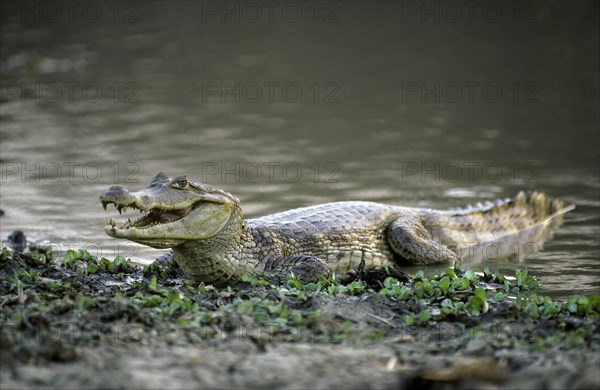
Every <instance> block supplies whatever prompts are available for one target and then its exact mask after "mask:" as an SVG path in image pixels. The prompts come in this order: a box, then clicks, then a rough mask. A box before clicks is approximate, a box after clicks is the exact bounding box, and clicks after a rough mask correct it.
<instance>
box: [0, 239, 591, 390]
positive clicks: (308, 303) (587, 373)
mask: <svg viewBox="0 0 600 390" xmlns="http://www.w3.org/2000/svg"><path fill="white" fill-rule="evenodd" d="M161 271H162V270H156V269H149V268H147V269H146V270H143V269H142V268H141V267H140V266H137V265H135V264H132V263H131V262H130V261H129V260H126V259H123V258H120V257H117V258H116V259H112V260H108V259H97V258H94V257H93V256H90V255H89V254H88V253H87V252H84V251H78V252H75V251H69V252H68V253H67V254H66V255H65V257H64V258H62V259H54V258H53V255H52V253H51V252H50V251H49V250H46V249H44V248H29V249H28V250H27V251H26V253H17V252H12V251H10V250H8V249H6V248H3V250H2V255H1V258H0V296H1V298H0V308H1V315H0V326H1V343H0V352H1V357H0V361H1V363H2V364H1V368H0V370H1V381H0V387H1V388H2V389H12V388H65V389H67V388H148V389H153V388H265V387H267V388H408V387H412V386H416V385H418V386H419V387H422V388H474V387H477V388H481V387H485V388H507V389H508V388H510V389H514V388H540V389H541V388H582V389H583V388H598V387H599V386H600V371H599V370H598V368H599V367H600V332H599V331H598V330H599V329H598V326H599V324H600V320H599V312H600V298H599V297H598V296H597V295H591V296H574V297H572V298H569V299H568V300H564V301H555V300H552V299H550V298H548V297H543V296H540V295H538V294H536V292H535V291H536V287H537V285H538V284H537V281H536V279H535V278H534V277H533V276H532V275H528V274H527V272H521V271H519V272H518V273H517V274H516V275H514V277H512V278H509V277H504V276H502V275H497V274H493V273H491V272H489V271H486V272H485V273H484V274H481V275H478V274H474V273H473V272H471V271H468V270H467V271H461V270H458V269H453V268H448V269H447V270H446V271H445V272H442V273H441V274H440V275H438V276H435V277H430V278H428V277H425V276H423V274H421V273H417V274H416V275H404V274H402V273H401V272H398V271H396V270H387V272H386V271H381V272H377V273H373V274H362V275H358V276H357V279H356V280H355V281H353V282H352V283H347V284H341V283H339V282H337V281H336V280H335V279H328V280H321V281H320V282H319V283H313V284H310V285H301V284H300V283H298V281H297V280H295V279H293V278H290V279H289V280H288V281H287V283H286V284H285V285H283V286H269V285H267V284H266V283H264V282H263V281H260V280H256V279H253V278H250V277H247V278H244V281H243V282H241V283H240V284H238V285H235V286H230V287H228V288H221V289H217V288H214V287H213V286H207V285H204V284H198V283H195V282H192V281H190V280H186V279H185V277H184V276H183V275H180V274H167V273H165V272H161ZM511 276H513V275H511Z"/></svg>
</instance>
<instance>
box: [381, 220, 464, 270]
mask: <svg viewBox="0 0 600 390" xmlns="http://www.w3.org/2000/svg"><path fill="white" fill-rule="evenodd" d="M388 242H389V244H390V246H391V247H392V249H393V250H394V252H396V253H397V254H399V255H400V256H402V257H403V258H405V259H406V260H407V261H408V262H410V263H413V264H439V263H452V262H455V261H457V260H458V256H457V255H456V253H454V252H453V251H452V250H451V249H450V248H448V247H447V246H446V245H443V244H440V243H439V242H436V241H433V240H432V239H431V235H430V234H429V231H427V229H426V228H425V226H423V224H422V223H421V220H420V219H419V217H418V216H416V215H407V216H404V217H400V218H398V219H396V220H395V221H394V222H392V224H391V225H390V227H389V228H388Z"/></svg>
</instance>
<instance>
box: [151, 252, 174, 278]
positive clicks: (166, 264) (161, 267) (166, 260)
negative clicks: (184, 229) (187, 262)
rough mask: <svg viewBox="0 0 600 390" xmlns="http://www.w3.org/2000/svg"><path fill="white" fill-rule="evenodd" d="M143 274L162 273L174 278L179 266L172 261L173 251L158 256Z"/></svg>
mask: <svg viewBox="0 0 600 390" xmlns="http://www.w3.org/2000/svg"><path fill="white" fill-rule="evenodd" d="M144 272H146V273H148V274H150V273H155V274H159V275H160V274H161V273H163V272H164V273H166V274H167V275H169V276H176V275H177V273H179V264H177V262H176V261H175V259H174V253H173V250H172V249H169V250H168V251H166V252H165V253H163V254H162V255H160V256H159V257H158V258H157V259H156V260H154V261H153V262H152V264H150V265H149V266H148V267H147V270H146V269H145V270H144Z"/></svg>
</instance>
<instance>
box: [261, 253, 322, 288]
mask: <svg viewBox="0 0 600 390" xmlns="http://www.w3.org/2000/svg"><path fill="white" fill-rule="evenodd" d="M290 273H293V274H294V276H296V278H297V279H298V280H299V281H300V282H301V283H303V284H306V283H312V282H316V281H317V280H319V278H321V276H325V277H328V276H329V274H330V273H331V271H330V269H329V266H328V265H327V264H326V263H325V262H324V261H323V260H321V259H320V258H318V257H314V256H306V255H293V256H288V257H284V258H279V259H274V260H268V261H267V264H266V265H265V268H264V273H263V275H262V276H263V277H264V278H265V279H267V280H268V281H269V283H273V284H281V283H282V282H284V281H285V280H286V279H287V278H288V276H289V274H290Z"/></svg>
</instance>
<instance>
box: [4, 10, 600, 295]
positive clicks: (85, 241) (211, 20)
mask: <svg viewBox="0 0 600 390" xmlns="http://www.w3.org/2000/svg"><path fill="white" fill-rule="evenodd" d="M267 3H268V4H267ZM498 3H500V4H498ZM24 4H25V5H24ZM70 4H72V3H70ZM90 4H91V5H90ZM469 4H470V5H469ZM256 5H259V6H261V7H260V8H258V7H256ZM2 7H3V8H2V25H1V33H2V35H1V41H0V43H1V49H0V54H1V55H0V57H1V58H0V60H1V62H0V71H1V83H2V85H1V90H0V91H1V94H2V95H1V104H0V119H1V123H0V127H1V146H0V152H1V155H0V163H1V168H2V178H1V180H2V181H1V185H2V188H1V206H0V207H1V208H2V209H3V210H4V211H5V215H4V216H3V217H2V218H0V224H1V225H0V226H1V229H2V232H1V237H2V239H6V236H7V235H8V234H9V233H10V232H11V231H12V230H14V229H22V230H24V231H25V232H26V234H27V236H28V237H29V239H31V240H34V241H38V240H47V241H48V242H49V243H51V244H52V245H54V246H55V247H56V249H57V250H58V251H59V252H61V251H62V252H64V251H66V250H67V249H69V248H72V247H87V248H88V249H90V250H91V251H92V252H94V253H96V254H98V255H101V256H106V257H112V256H115V255H116V254H122V255H125V256H131V257H133V258H135V259H138V260H150V259H152V258H153V257H155V256H156V254H157V253H158V252H157V251H155V250H151V249H148V248H144V247H137V246H134V245H133V244H130V243H126V242H119V241H116V240H113V239H111V238H109V237H108V236H106V235H105V234H104V232H103V225H104V222H103V221H104V219H105V218H106V217H108V216H112V213H111V214H109V213H106V212H104V211H103V210H102V207H101V206H100V203H99V202H98V196H99V194H100V193H101V192H102V191H103V190H104V189H106V187H108V186H109V185H111V184H114V183H118V184H122V185H125V186H127V187H130V188H133V189H136V188H140V187H143V186H145V185H146V184H147V182H149V180H150V179H151V178H152V177H153V176H154V175H155V174H156V173H157V172H159V171H164V172H165V173H167V174H169V175H179V174H184V173H185V174H188V175H189V176H190V177H191V178H193V179H196V180H203V181H206V182H209V183H210V184H212V185H215V186H217V187H221V188H224V189H226V190H227V191H229V192H231V193H233V194H235V195H236V196H238V197H239V198H240V199H241V201H242V203H243V205H244V209H245V212H246V214H247V215H248V216H259V215H262V214H265V213H271V212H275V211H280V210H285V209H289V208H293V207H299V206H305V205H311V204H315V203H319V202H326V201H336V200H350V199H360V200H373V201H380V202H388V203H393V204H399V205H407V206H424V207H434V208H449V207H457V206H461V205H464V204H467V203H474V202H477V201H480V200H482V199H492V198H498V197H507V196H512V195H514V194H515V193H516V192H518V191H519V190H522V189H524V190H534V189H535V190H540V191H544V192H547V193H549V194H552V195H554V196H558V197H561V198H564V199H565V200H566V201H568V202H571V203H574V204H575V205H576V206H577V208H576V210H575V211H573V212H571V213H569V215H567V217H566V221H565V224H564V225H563V226H562V227H561V228H560V229H559V230H558V231H557V232H556V234H555V236H554V238H553V239H552V240H550V241H548V242H547V243H546V244H545V246H544V248H543V250H536V251H535V252H534V253H532V254H531V255H530V256H528V257H527V258H526V259H525V260H524V261H523V262H515V261H508V260H502V261H499V260H489V261H486V262H484V263H483V264H476V265H474V267H475V268H477V269H481V268H483V266H484V265H490V266H491V268H492V269H495V270H500V271H503V272H511V271H512V270H514V269H516V268H527V269H530V270H531V272H533V273H534V274H536V275H538V276H539V277H540V278H541V281H542V283H543V290H544V292H545V293H549V294H552V295H555V296H564V295H568V294H572V293H591V292H598V290H599V287H600V270H599V260H598V259H599V258H600V249H599V235H600V202H599V200H598V199H599V192H600V179H599V168H598V160H599V156H600V148H599V143H600V142H599V132H598V128H599V123H598V106H599V101H598V90H599V82H598V65H599V60H598V5H597V4H596V3H595V2H589V3H588V2H584V1H580V2H577V3H576V4H570V3H568V2H552V3H548V2H532V3H528V2H518V3H511V2H492V3H488V2H477V1H475V2H468V3H461V2H425V3H422V2H413V1H399V2H369V3H367V2H364V3H363V2H351V3H338V2H327V1H324V2H318V3H313V2H298V1H296V2H294V1H291V2H281V3H280V2H270V3H269V2H265V3H261V2H258V3H250V5H248V3H245V2H226V3H224V2H187V1H186V2H169V3H166V2H165V3H163V2H129V3H113V2H90V3H86V4H79V5H77V6H74V5H70V6H69V5H66V4H65V3H61V2H52V1H50V2H45V3H44V2H39V3H38V2H29V3H21V2H3V3H2ZM69 10H71V11H69Z"/></svg>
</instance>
